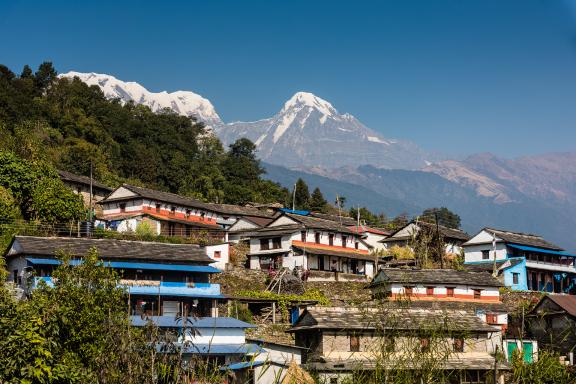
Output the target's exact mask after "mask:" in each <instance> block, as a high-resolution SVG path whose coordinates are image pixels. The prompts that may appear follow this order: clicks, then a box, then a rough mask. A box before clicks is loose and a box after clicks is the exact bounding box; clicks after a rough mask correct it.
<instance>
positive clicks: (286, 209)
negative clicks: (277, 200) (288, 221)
mask: <svg viewBox="0 0 576 384" xmlns="http://www.w3.org/2000/svg"><path fill="white" fill-rule="evenodd" d="M279 211H282V212H285V213H294V214H296V215H302V216H308V215H309V214H310V211H304V210H299V209H288V208H280V209H279Z"/></svg>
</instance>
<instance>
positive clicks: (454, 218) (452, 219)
mask: <svg viewBox="0 0 576 384" xmlns="http://www.w3.org/2000/svg"><path fill="white" fill-rule="evenodd" d="M436 217H437V218H438V224H439V225H442V226H444V227H448V228H454V229H459V228H460V216H458V215H457V214H456V213H454V212H452V211H451V210H449V209H448V208H446V207H441V208H428V209H425V210H424V212H422V215H420V220H422V221H425V222H427V223H432V224H436Z"/></svg>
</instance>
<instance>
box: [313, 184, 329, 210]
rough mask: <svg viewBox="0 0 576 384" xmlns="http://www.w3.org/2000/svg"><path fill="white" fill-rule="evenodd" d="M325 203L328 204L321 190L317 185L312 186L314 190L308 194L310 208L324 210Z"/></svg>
mask: <svg viewBox="0 0 576 384" xmlns="http://www.w3.org/2000/svg"><path fill="white" fill-rule="evenodd" d="M326 205H328V202H327V201H326V199H325V198H324V195H323V194H322V191H320V188H318V187H316V188H314V191H312V195H310V210H311V211H316V212H325V211H326Z"/></svg>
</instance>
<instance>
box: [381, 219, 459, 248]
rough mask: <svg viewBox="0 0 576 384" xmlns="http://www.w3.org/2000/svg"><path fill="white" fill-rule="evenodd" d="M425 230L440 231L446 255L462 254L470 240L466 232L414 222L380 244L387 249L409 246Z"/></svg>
mask: <svg viewBox="0 0 576 384" xmlns="http://www.w3.org/2000/svg"><path fill="white" fill-rule="evenodd" d="M423 229H426V230H428V231H431V232H434V231H436V229H438V231H439V232H440V235H441V236H442V238H443V240H444V243H445V246H446V253H453V254H460V253H461V252H462V244H463V243H464V242H466V241H467V240H469V239H470V236H469V235H468V234H467V233H466V232H464V231H461V230H459V229H454V228H447V227H444V226H442V225H439V226H438V228H436V225H435V224H430V223H426V222H424V221H412V222H410V223H408V224H406V225H405V226H403V227H402V228H400V229H398V230H397V231H396V232H393V233H392V234H391V235H390V236H387V237H386V238H385V239H383V240H381V241H380V242H381V243H383V244H384V245H385V246H386V248H391V247H393V246H395V245H396V246H400V247H404V246H409V245H410V243H411V241H412V240H413V239H414V238H415V237H416V236H417V234H418V233H419V232H420V231H421V230H423Z"/></svg>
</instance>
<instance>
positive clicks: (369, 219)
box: [350, 207, 386, 227]
mask: <svg viewBox="0 0 576 384" xmlns="http://www.w3.org/2000/svg"><path fill="white" fill-rule="evenodd" d="M350 216H351V217H353V218H357V217H358V208H354V207H352V208H350ZM360 222H361V223H366V224H368V225H371V226H374V227H382V226H384V225H386V215H384V214H383V213H380V214H378V215H376V214H375V213H373V212H372V211H370V210H369V209H368V208H366V207H360Z"/></svg>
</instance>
